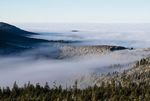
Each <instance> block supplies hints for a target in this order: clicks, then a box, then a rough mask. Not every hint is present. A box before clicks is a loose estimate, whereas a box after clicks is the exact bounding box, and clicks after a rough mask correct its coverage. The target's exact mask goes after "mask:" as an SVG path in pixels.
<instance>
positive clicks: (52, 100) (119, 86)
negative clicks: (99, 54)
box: [0, 58, 150, 101]
mask: <svg viewBox="0 0 150 101" xmlns="http://www.w3.org/2000/svg"><path fill="white" fill-rule="evenodd" d="M102 78H103V79H102ZM102 78H100V79H99V81H97V84H96V85H95V86H93V87H87V88H84V89H81V88H78V82H77V81H76V82H75V84H74V85H73V86H70V87H66V88H65V89H64V88H62V87H61V86H56V85H55V83H54V86H53V87H51V88H50V87H49V85H48V83H46V84H45V86H40V84H39V83H37V84H36V85H32V84H30V83H28V84H25V85H24V87H18V85H17V84H16V82H15V83H14V86H13V88H12V89H10V88H9V87H6V88H1V89H0V100H1V101H149V99H150V83H149V82H150V58H145V59H142V60H140V61H139V62H137V63H136V64H135V65H134V67H133V68H131V69H130V70H126V71H124V72H123V73H113V74H109V75H105V76H103V77H102ZM104 78H105V79H104Z"/></svg>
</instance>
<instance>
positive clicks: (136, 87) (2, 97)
mask: <svg viewBox="0 0 150 101" xmlns="http://www.w3.org/2000/svg"><path fill="white" fill-rule="evenodd" d="M77 86H78V85H77V82H76V83H75V84H74V86H72V87H69V88H66V89H62V87H61V86H59V87H56V86H54V87H52V88H50V87H49V85H48V83H46V84H45V86H40V84H36V85H35V86H34V85H32V84H30V83H28V84H25V85H24V87H18V85H17V84H16V83H14V86H13V88H12V89H11V90H10V88H9V87H6V88H2V89H0V101H149V99H150V85H149V82H141V83H139V84H136V83H133V82H132V83H129V84H128V85H127V86H122V85H121V83H120V82H117V83H115V81H114V80H112V81H111V84H110V83H102V85H101V86H100V87H98V86H96V85H95V86H93V87H88V88H86V89H78V87H77Z"/></svg>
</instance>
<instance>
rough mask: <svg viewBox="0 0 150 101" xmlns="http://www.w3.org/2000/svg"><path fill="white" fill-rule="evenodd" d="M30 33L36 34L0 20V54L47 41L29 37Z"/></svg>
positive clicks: (17, 50) (28, 47)
mask: <svg viewBox="0 0 150 101" xmlns="http://www.w3.org/2000/svg"><path fill="white" fill-rule="evenodd" d="M30 35H37V34H36V33H32V32H28V31H24V30H22V29H20V28H17V27H15V26H13V25H10V24H7V23H3V22H0V54H8V53H13V52H19V51H22V50H25V49H30V48H32V46H33V45H35V44H37V43H41V42H48V41H46V40H42V39H34V38H30V37H29V36H30Z"/></svg>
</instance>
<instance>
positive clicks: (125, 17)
mask: <svg viewBox="0 0 150 101" xmlns="http://www.w3.org/2000/svg"><path fill="white" fill-rule="evenodd" d="M0 21H5V22H21V23H24V22H25V23H29V22H30V23H32V22H37V23H45V22H47V23H49V22H88V23H112V22H113V23H118V22H119V23H122V22H126V23H139V22H140V23H150V0H1V1H0Z"/></svg>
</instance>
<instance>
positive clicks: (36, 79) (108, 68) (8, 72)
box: [0, 50, 149, 87]
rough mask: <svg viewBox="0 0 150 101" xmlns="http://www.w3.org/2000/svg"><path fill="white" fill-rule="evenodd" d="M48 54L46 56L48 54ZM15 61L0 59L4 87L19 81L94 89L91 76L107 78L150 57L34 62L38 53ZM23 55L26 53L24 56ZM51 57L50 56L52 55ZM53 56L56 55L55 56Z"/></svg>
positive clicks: (134, 54)
mask: <svg viewBox="0 0 150 101" xmlns="http://www.w3.org/2000/svg"><path fill="white" fill-rule="evenodd" d="M46 52H47V51H46V50H45V54H46ZM29 53H30V54H27V53H25V55H26V56H25V55H20V56H19V55H18V56H15V57H14V56H12V57H4V56H2V57H0V86H12V85H13V83H14V82H15V81H17V83H18V84H19V85H20V86H22V85H23V84H25V83H27V82H28V81H30V82H31V83H34V84H35V83H40V84H42V85H44V84H45V82H49V84H50V85H51V86H52V85H53V82H56V84H58V85H59V84H61V85H63V86H64V87H65V86H66V85H72V84H73V83H74V81H75V80H77V79H80V78H82V77H85V78H84V79H83V78H82V80H81V79H80V80H79V81H82V87H83V86H86V85H91V84H92V83H91V80H90V78H88V77H89V76H90V75H91V74H93V73H96V74H107V73H109V72H114V71H122V70H124V69H128V68H129V67H131V65H132V64H133V63H134V62H135V61H137V60H139V59H141V58H142V57H145V56H147V55H148V54H149V51H144V50H121V51H115V52H109V53H107V54H103V55H96V54H95V55H89V56H88V55H86V56H77V57H74V58H66V59H52V58H43V57H40V58H34V55H33V54H34V51H31V52H29ZM22 54H23V53H22ZM49 54H50V53H49ZM51 54H52V53H51Z"/></svg>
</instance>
